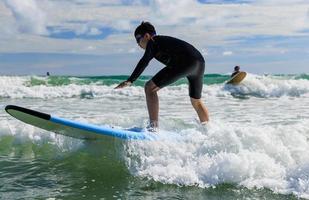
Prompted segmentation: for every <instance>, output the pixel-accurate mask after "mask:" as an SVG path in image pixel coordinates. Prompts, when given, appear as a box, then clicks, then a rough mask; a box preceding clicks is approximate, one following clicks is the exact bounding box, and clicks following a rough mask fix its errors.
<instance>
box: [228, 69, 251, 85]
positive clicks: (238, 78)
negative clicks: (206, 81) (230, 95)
mask: <svg viewBox="0 0 309 200" xmlns="http://www.w3.org/2000/svg"><path fill="white" fill-rule="evenodd" d="M246 76H247V73H246V72H239V73H237V74H236V75H234V76H233V77H232V78H231V79H230V80H228V81H227V82H226V84H233V85H237V84H239V83H240V82H241V81H242V80H244V78H245V77H246Z"/></svg>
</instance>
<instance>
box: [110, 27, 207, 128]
mask: <svg viewBox="0 0 309 200" xmlns="http://www.w3.org/2000/svg"><path fill="white" fill-rule="evenodd" d="M134 36H135V39H136V42H137V44H138V45H139V46H140V47H141V48H142V49H144V50H145V53H144V55H143V57H142V58H141V59H140V61H139V62H138V64H137V65H136V67H135V69H134V71H133V73H132V74H131V76H130V77H129V78H128V80H126V81H124V82H122V83H120V84H119V85H118V86H117V87H116V88H115V89H118V88H124V87H127V86H130V85H131V84H132V83H133V82H134V81H135V80H136V79H137V78H138V77H139V76H140V75H141V74H142V72H143V71H144V69H145V68H146V67H147V65H148V63H149V62H150V60H152V59H153V58H155V59H156V60H158V61H159V62H161V63H163V64H164V65H165V67H164V68H163V69H161V70H160V71H159V72H158V73H157V74H156V75H154V76H153V77H152V78H151V80H149V81H148V82H147V83H146V84H145V94H146V102H147V108H148V114H149V120H150V122H149V125H148V127H147V129H148V130H149V131H156V130H157V128H158V120H159V117H158V115H159V99H158V94H157V92H158V91H159V90H160V89H162V88H163V87H165V86H168V85H170V84H172V83H174V82H175V81H177V80H178V79H180V78H183V77H186V78H187V80H188V82H189V96H190V100H191V104H192V106H193V108H194V109H195V111H196V112H197V114H198V116H199V119H200V122H201V123H203V124H204V123H206V122H208V121H209V115H208V111H207V108H206V106H205V105H204V103H203V101H202V100H201V93H202V88H203V78H204V70H205V61H204V58H203V56H202V54H201V53H200V52H199V51H198V50H197V49H196V48H195V47H193V46H192V45H191V44H189V43H187V42H185V41H183V40H180V39H177V38H174V37H170V36H163V35H156V30H155V28H154V26H153V25H152V24H150V23H149V22H142V23H141V24H140V25H139V26H138V27H137V28H136V30H135V32H134Z"/></svg>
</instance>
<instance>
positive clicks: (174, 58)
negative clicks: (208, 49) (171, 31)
mask: <svg viewBox="0 0 309 200" xmlns="http://www.w3.org/2000/svg"><path fill="white" fill-rule="evenodd" d="M152 58H155V59H157V60H158V61H160V62H161V63H163V64H165V65H166V67H164V68H163V69H162V70H160V71H159V72H158V73H157V74H156V75H155V76H154V77H153V78H152V81H153V82H154V83H155V85H156V86H158V87H159V88H163V87H165V86H167V85H169V84H171V83H173V82H175V81H177V80H178V79H180V78H182V77H187V79H188V81H189V95H190V97H192V98H195V99H200V98H201V93H202V87H203V77H204V70H205V60H204V58H203V56H202V55H201V53H200V52H199V51H198V50H197V49H196V48H195V47H193V46H192V45H191V44H189V43H187V42H185V41H182V40H180V39H177V38H173V37H169V36H161V35H158V36H154V37H153V39H152V40H149V41H148V43H147V47H146V51H145V53H144V56H143V57H142V58H141V59H140V61H139V62H138V64H137V66H136V67H135V70H134V71H133V73H132V75H131V76H130V77H129V79H128V81H131V82H133V81H135V80H136V79H137V78H138V77H139V76H140V75H141V73H142V72H143V71H144V69H145V68H146V67H147V65H148V63H149V62H150V60H151V59H152Z"/></svg>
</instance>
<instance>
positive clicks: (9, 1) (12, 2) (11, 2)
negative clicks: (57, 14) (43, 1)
mask: <svg viewBox="0 0 309 200" xmlns="http://www.w3.org/2000/svg"><path fill="white" fill-rule="evenodd" d="M5 4H6V6H7V7H8V8H9V9H10V10H11V11H12V13H13V15H14V17H15V19H16V23H17V26H18V30H19V31H20V32H22V33H32V34H40V35H45V34H47V33H48V31H47V29H46V16H45V14H44V12H43V11H42V10H41V9H40V8H39V7H38V5H37V2H36V1H35V0H22V1H20V0H5Z"/></svg>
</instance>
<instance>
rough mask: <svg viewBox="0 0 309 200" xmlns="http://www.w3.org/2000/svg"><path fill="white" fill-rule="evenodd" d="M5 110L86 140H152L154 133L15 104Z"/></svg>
mask: <svg viewBox="0 0 309 200" xmlns="http://www.w3.org/2000/svg"><path fill="white" fill-rule="evenodd" d="M5 111H6V112H7V113H8V114H10V115H11V116H13V117H14V118H16V119H18V120H20V121H23V122H25V123H27V124H30V125H33V126H35V127H39V128H42V129H44V130H47V131H51V132H54V133H57V134H61V135H65V136H69V137H73V138H78V139H87V140H98V139H111V138H119V139H124V140H152V139H154V135H153V134H151V133H149V132H147V131H145V130H143V129H141V128H133V129H129V130H126V129H116V128H112V127H108V126H97V125H92V124H87V123H82V122H77V121H73V120H69V119H64V118H60V117H57V116H53V115H49V114H46V113H42V112H38V111H35V110H30V109H28V108H23V107H19V106H15V105H7V106H6V107H5Z"/></svg>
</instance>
